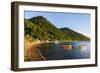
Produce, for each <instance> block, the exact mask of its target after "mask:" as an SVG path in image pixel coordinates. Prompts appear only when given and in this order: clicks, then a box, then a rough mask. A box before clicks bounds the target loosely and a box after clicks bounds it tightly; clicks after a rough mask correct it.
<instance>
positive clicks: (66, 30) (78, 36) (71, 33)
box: [60, 27, 90, 41]
mask: <svg viewBox="0 0 100 73" xmlns="http://www.w3.org/2000/svg"><path fill="white" fill-rule="evenodd" d="M60 30H61V31H62V32H64V33H65V34H67V35H68V36H70V37H71V38H72V40H76V41H77V40H78V41H89V40H90V38H89V37H87V36H85V35H83V34H81V33H79V32H76V31H74V30H72V29H69V28H67V27H65V28H61V29H60Z"/></svg>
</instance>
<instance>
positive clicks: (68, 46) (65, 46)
mask: <svg viewBox="0 0 100 73" xmlns="http://www.w3.org/2000/svg"><path fill="white" fill-rule="evenodd" d="M62 47H63V48H64V49H65V50H72V45H63V46H62Z"/></svg>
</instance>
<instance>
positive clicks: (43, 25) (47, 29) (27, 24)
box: [24, 16, 90, 41]
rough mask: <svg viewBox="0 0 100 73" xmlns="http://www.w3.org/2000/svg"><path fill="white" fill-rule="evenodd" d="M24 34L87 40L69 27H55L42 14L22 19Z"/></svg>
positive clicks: (63, 39)
mask: <svg viewBox="0 0 100 73" xmlns="http://www.w3.org/2000/svg"><path fill="white" fill-rule="evenodd" d="M24 30H25V36H27V35H28V36H30V37H32V39H34V40H35V39H38V40H42V41H43V40H49V41H55V40H59V41H88V40H90V39H89V38H88V37H86V36H84V35H82V34H80V33H78V32H75V31H73V30H71V29H69V28H60V29H59V28H57V27H56V26H54V24H52V23H51V22H50V21H48V20H47V19H46V18H45V17H43V16H37V17H33V18H31V19H24Z"/></svg>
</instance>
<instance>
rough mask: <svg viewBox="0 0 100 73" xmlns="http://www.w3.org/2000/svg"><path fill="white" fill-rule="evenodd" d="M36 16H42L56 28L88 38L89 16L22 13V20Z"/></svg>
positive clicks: (84, 14)
mask: <svg viewBox="0 0 100 73" xmlns="http://www.w3.org/2000/svg"><path fill="white" fill-rule="evenodd" d="M36 16H43V17H45V18H47V19H48V20H49V21H50V22H51V23H52V24H54V25H55V26H56V27H58V28H63V27H68V28H70V29H72V30H75V31H78V32H80V33H82V34H84V35H86V36H88V37H90V27H91V26H90V14H87V13H67V12H66V13H63V12H40V11H24V18H26V19H30V18H32V17H36Z"/></svg>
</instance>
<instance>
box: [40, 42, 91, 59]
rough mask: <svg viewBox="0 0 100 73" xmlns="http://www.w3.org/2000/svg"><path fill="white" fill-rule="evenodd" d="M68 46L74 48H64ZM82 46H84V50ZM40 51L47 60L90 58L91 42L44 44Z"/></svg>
mask: <svg viewBox="0 0 100 73" xmlns="http://www.w3.org/2000/svg"><path fill="white" fill-rule="evenodd" d="M66 45H72V48H71V49H66V48H64V47H63V46H66ZM80 46H83V48H82V47H80ZM39 50H40V52H41V54H42V55H43V56H44V57H45V58H46V59H47V60H63V59H87V58H90V42H87V41H83V42H59V43H44V44H41V46H40V48H39Z"/></svg>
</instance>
